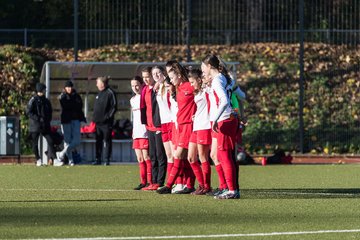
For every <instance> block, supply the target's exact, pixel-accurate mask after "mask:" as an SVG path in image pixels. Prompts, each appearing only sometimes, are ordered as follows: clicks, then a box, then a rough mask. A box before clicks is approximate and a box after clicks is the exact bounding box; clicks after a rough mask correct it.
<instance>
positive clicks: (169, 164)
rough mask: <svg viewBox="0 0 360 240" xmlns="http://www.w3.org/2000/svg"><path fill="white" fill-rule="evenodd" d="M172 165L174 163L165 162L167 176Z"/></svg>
mask: <svg viewBox="0 0 360 240" xmlns="http://www.w3.org/2000/svg"><path fill="white" fill-rule="evenodd" d="M173 166H174V163H172V162H168V163H167V168H166V174H167V175H168V176H169V175H170V173H171V169H172V167H173Z"/></svg>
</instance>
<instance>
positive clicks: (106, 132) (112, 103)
mask: <svg viewBox="0 0 360 240" xmlns="http://www.w3.org/2000/svg"><path fill="white" fill-rule="evenodd" d="M109 81H110V77H98V78H97V79H96V87H97V88H98V89H99V93H98V95H97V96H96V98H95V104H94V113H93V121H94V122H95V124H96V160H95V162H94V163H93V164H94V165H100V164H101V160H102V152H103V149H104V153H105V162H104V165H105V166H106V165H109V164H110V158H111V153H112V135H111V134H112V128H113V124H114V116H115V112H116V110H117V100H116V94H115V93H114V91H113V90H112V89H111V88H110V87H109Z"/></svg>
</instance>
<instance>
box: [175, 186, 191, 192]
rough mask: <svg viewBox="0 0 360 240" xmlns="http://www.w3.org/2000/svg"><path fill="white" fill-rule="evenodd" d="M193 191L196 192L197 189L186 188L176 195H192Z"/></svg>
mask: <svg viewBox="0 0 360 240" xmlns="http://www.w3.org/2000/svg"><path fill="white" fill-rule="evenodd" d="M193 191H195V189H193V188H187V187H185V188H184V189H183V190H181V191H177V192H175V193H176V194H190V193H192V192H193Z"/></svg>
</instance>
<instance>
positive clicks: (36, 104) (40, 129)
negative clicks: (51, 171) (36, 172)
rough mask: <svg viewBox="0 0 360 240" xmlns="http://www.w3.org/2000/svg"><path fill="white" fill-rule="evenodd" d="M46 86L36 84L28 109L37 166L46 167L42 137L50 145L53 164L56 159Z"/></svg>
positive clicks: (50, 110) (50, 156)
mask: <svg viewBox="0 0 360 240" xmlns="http://www.w3.org/2000/svg"><path fill="white" fill-rule="evenodd" d="M45 89H46V86H45V84H43V83H37V84H36V95H35V96H33V97H32V98H31V99H30V101H29V103H28V105H27V108H26V115H27V116H28V117H29V132H30V136H31V140H32V150H33V153H34V154H35V158H36V166H42V165H46V164H43V161H42V159H41V157H40V154H39V144H38V142H39V137H40V135H42V136H43V137H44V138H45V139H46V141H47V143H48V157H49V159H50V160H51V161H50V162H52V161H53V160H54V159H55V158H56V155H55V149H54V143H53V140H52V138H51V135H50V133H51V128H50V122H51V119H52V107H51V103H50V101H49V99H47V98H46V97H45V94H44V91H45Z"/></svg>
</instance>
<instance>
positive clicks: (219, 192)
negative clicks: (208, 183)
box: [206, 188, 227, 196]
mask: <svg viewBox="0 0 360 240" xmlns="http://www.w3.org/2000/svg"><path fill="white" fill-rule="evenodd" d="M226 191H227V189H221V188H216V189H214V190H212V191H211V192H208V193H207V194H206V195H208V196H218V195H220V194H222V193H224V192H226Z"/></svg>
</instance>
